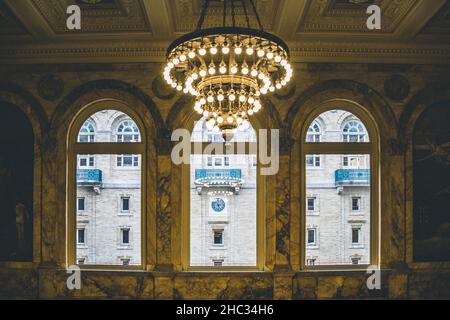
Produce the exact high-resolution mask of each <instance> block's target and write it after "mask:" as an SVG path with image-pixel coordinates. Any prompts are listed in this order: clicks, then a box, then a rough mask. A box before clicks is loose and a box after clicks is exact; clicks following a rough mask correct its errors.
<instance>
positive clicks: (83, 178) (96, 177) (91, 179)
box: [77, 169, 102, 185]
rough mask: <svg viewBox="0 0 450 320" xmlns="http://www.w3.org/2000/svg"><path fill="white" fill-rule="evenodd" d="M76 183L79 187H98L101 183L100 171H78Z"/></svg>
mask: <svg viewBox="0 0 450 320" xmlns="http://www.w3.org/2000/svg"><path fill="white" fill-rule="evenodd" d="M77 183H78V184H79V185H94V184H95V185H98V184H101V183H102V170H99V169H78V170H77Z"/></svg>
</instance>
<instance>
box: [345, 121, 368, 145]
mask: <svg viewBox="0 0 450 320" xmlns="http://www.w3.org/2000/svg"><path fill="white" fill-rule="evenodd" d="M342 133H343V136H342V138H343V142H366V141H368V136H367V130H366V128H365V127H364V125H363V124H362V122H361V121H360V120H350V121H348V122H346V123H345V125H344V127H343V129H342Z"/></svg>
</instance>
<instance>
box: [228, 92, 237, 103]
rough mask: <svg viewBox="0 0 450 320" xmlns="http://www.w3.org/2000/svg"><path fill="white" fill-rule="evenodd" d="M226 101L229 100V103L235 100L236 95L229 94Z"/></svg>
mask: <svg viewBox="0 0 450 320" xmlns="http://www.w3.org/2000/svg"><path fill="white" fill-rule="evenodd" d="M228 100H230V101H231V102H233V101H235V100H236V95H235V94H234V93H230V95H229V96H228Z"/></svg>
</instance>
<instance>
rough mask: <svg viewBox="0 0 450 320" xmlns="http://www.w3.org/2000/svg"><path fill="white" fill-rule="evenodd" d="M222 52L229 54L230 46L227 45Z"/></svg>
mask: <svg viewBox="0 0 450 320" xmlns="http://www.w3.org/2000/svg"><path fill="white" fill-rule="evenodd" d="M222 53H223V54H229V53H230V48H229V47H228V46H225V47H223V48H222Z"/></svg>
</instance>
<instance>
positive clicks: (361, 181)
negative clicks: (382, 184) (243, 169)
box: [301, 106, 378, 269]
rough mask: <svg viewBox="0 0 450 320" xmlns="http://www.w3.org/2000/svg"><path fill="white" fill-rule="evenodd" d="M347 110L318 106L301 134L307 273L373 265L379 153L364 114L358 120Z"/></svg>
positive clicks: (305, 264) (303, 233)
mask: <svg viewBox="0 0 450 320" xmlns="http://www.w3.org/2000/svg"><path fill="white" fill-rule="evenodd" d="M348 108H349V110H341V109H333V110H329V109H328V110H327V109H326V108H325V106H322V107H321V108H319V109H318V110H317V111H316V113H315V114H314V115H313V116H312V117H313V118H311V119H310V120H309V121H308V122H307V123H308V125H309V123H312V124H311V125H310V126H309V127H307V128H308V129H307V130H305V131H304V137H303V139H302V140H303V141H304V143H303V146H302V150H303V159H304V162H303V165H302V172H303V174H302V177H304V178H302V181H303V183H304V189H303V190H304V193H303V201H302V202H303V203H304V205H303V213H304V214H302V225H303V232H302V233H301V234H302V242H301V243H302V253H303V255H302V256H303V261H302V265H303V266H304V268H306V269H308V268H313V269H314V268H321V267H322V268H330V267H339V266H346V268H347V267H348V266H352V265H365V266H367V265H370V264H374V263H375V264H376V263H377V254H376V253H377V246H376V240H374V237H376V234H377V232H376V228H377V223H376V221H377V219H378V218H377V217H378V216H377V212H378V209H377V205H376V202H377V201H376V200H374V199H376V197H377V195H376V190H377V188H376V185H377V181H376V179H375V177H376V174H375V175H374V172H376V170H377V168H378V164H377V160H376V159H377V158H378V155H377V151H376V150H377V148H376V145H375V143H373V142H372V143H370V142H368V141H369V134H368V132H367V130H366V126H365V125H364V124H363V121H362V120H361V119H360V118H359V116H363V117H364V115H365V114H364V113H362V112H359V114H360V115H359V116H356V112H358V109H354V108H353V106H349V107H348ZM319 111H321V112H319ZM350 111H352V112H354V113H352V112H350ZM363 119H364V120H365V121H367V122H369V120H368V119H370V118H369V117H368V116H365V117H364V118H363ZM319 121H320V124H322V125H321V126H320V127H319V125H318V123H319ZM321 129H322V130H321ZM341 132H342V134H343V136H341ZM372 132H373V135H374V136H376V134H375V130H374V129H373V130H372ZM319 134H320V137H317V135H319ZM312 137H314V138H312ZM356 142H357V143H356ZM311 158H313V159H316V158H317V159H320V160H319V161H320V162H321V165H320V168H319V169H320V170H317V169H318V168H314V167H313V166H312V165H311V164H310V161H311V160H310V159H311ZM313 169H316V170H313ZM359 267H360V266H359Z"/></svg>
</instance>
